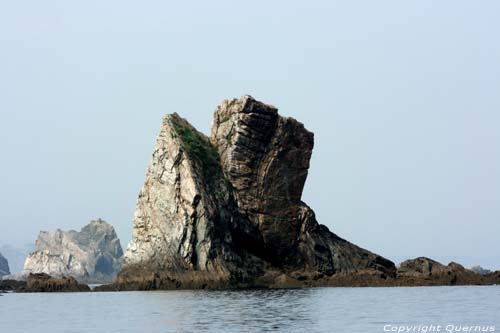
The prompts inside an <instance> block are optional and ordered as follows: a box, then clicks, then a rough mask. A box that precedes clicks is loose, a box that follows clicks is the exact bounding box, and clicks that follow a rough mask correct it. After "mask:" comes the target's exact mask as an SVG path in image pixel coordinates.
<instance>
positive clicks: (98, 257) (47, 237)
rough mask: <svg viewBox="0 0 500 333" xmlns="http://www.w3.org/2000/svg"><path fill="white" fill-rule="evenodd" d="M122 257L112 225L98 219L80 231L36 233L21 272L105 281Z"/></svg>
mask: <svg viewBox="0 0 500 333" xmlns="http://www.w3.org/2000/svg"><path fill="white" fill-rule="evenodd" d="M122 256H123V251H122V247H121V245H120V240H119V239H118V237H117V236H116V233H115V230H114V228H113V227H112V226H111V225H110V224H108V223H106V222H104V221H103V220H101V219H98V220H96V221H92V222H90V223H89V224H88V225H86V226H85V227H83V228H82V229H81V231H80V232H77V231H73V230H71V231H67V232H66V231H61V230H57V231H55V232H47V231H42V232H40V235H39V236H38V239H37V240H36V251H35V252H33V253H31V254H30V255H29V256H28V257H27V258H26V262H25V264H24V272H25V274H29V273H46V274H49V275H52V276H54V277H62V276H73V277H75V278H76V279H78V280H79V281H85V282H88V283H102V282H109V281H111V280H112V279H113V278H114V277H115V276H116V273H117V272H118V271H119V270H120V268H121V261H122Z"/></svg>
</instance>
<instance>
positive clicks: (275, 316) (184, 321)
mask: <svg viewBox="0 0 500 333" xmlns="http://www.w3.org/2000/svg"><path fill="white" fill-rule="evenodd" d="M4 296H5V297H1V298H0V332H274V331H277V332H308V333H314V332H383V327H384V325H386V324H395V325H399V324H408V325H419V324H431V323H433V324H441V325H447V324H457V325H460V324H462V325H463V324H468V325H471V324H474V325H496V327H497V329H499V328H500V322H499V320H500V316H499V315H498V314H499V313H500V287H497V286H490V287H430V288H316V289H296V290H248V291H162V292H160V291H158V292H127V293H70V294H64V293H63V294H4Z"/></svg>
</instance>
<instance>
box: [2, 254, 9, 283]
mask: <svg viewBox="0 0 500 333" xmlns="http://www.w3.org/2000/svg"><path fill="white" fill-rule="evenodd" d="M9 274H10V269H9V262H8V261H7V259H6V258H5V257H4V256H3V255H2V254H1V253H0V278H1V277H2V276H5V275H9Z"/></svg>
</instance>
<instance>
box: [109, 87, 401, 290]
mask: <svg viewBox="0 0 500 333" xmlns="http://www.w3.org/2000/svg"><path fill="white" fill-rule="evenodd" d="M313 144H314V137H313V134H312V133H311V132H309V131H307V130H306V129H305V128H304V126H303V125H302V124H301V123H299V122H298V121H296V120H295V119H292V118H285V117H281V116H280V115H279V114H278V112H277V110H276V108H274V107H272V106H269V105H266V104H263V103H260V102H257V101H255V100H254V99H253V98H251V97H250V96H244V97H242V98H240V99H232V100H225V101H224V102H223V103H222V104H221V105H220V106H219V107H218V108H217V110H216V111H215V114H214V120H213V123H212V133H211V137H210V138H208V137H206V136H205V135H203V134H202V133H200V132H198V131H197V130H196V129H194V128H193V127H192V126H191V125H190V124H189V123H188V122H187V121H186V120H184V119H182V118H181V117H180V116H179V115H177V114H172V115H167V116H166V117H165V118H164V120H163V124H162V127H161V131H160V135H159V137H158V139H157V143H156V148H155V150H154V153H153V156H152V159H151V162H150V164H149V167H148V170H147V173H146V179H145V182H144V186H143V188H142V189H141V191H140V193H139V198H138V201H137V206H136V211H135V214H134V235H133V240H132V241H131V243H130V244H129V246H128V249H127V251H126V253H125V258H124V267H123V270H122V272H120V274H119V276H118V278H117V280H116V282H115V284H114V285H113V286H111V287H110V289H162V288H165V289H168V288H205V287H208V288H232V287H266V286H267V287H286V286H302V285H318V284H321V283H322V282H318V281H325V282H324V284H326V281H327V280H328V279H329V278H330V277H331V276H333V275H334V274H336V273H342V272H343V273H352V272H356V271H358V270H363V271H369V272H376V273H377V274H379V275H380V276H381V277H382V278H387V277H390V276H394V275H395V272H396V269H395V266H394V264H393V263H392V262H391V261H389V260H387V259H384V258H382V257H380V256H378V255H375V254H373V253H371V252H369V251H366V250H364V249H361V248H359V247H357V246H355V245H353V244H351V243H349V242H347V241H346V240H343V239H341V238H340V237H338V236H336V235H335V234H333V233H331V232H330V231H329V230H328V228H326V227H325V226H323V225H319V224H318V223H317V221H316V219H315V215H314V212H313V211H312V210H311V209H310V208H309V207H308V206H307V205H306V204H305V203H303V202H302V201H301V195H302V190H303V187H304V183H305V180H306V177H307V172H308V168H309V161H310V157H311V153H312V148H313Z"/></svg>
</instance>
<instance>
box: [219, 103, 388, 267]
mask: <svg viewBox="0 0 500 333" xmlns="http://www.w3.org/2000/svg"><path fill="white" fill-rule="evenodd" d="M210 139H211V142H212V144H213V145H214V146H215V147H216V149H217V151H218V152H219V155H220V160H221V164H222V167H223V169H224V172H225V174H226V176H227V177H228V180H229V182H230V183H231V185H232V187H233V188H234V193H235V198H236V202H237V206H238V209H239V212H240V214H241V215H242V216H244V217H245V218H247V219H248V220H250V221H251V223H252V224H253V225H254V226H256V227H257V228H258V229H259V232H260V233H261V235H262V237H263V239H264V245H265V253H266V259H267V260H269V261H270V262H271V263H272V264H273V265H276V266H278V267H284V268H286V269H288V270H293V269H297V270H301V269H305V270H309V271H316V272H318V273H324V274H326V275H331V274H334V273H338V272H352V271H356V270H359V269H368V268H373V269H375V270H381V271H385V272H386V273H388V274H393V273H394V271H395V269H394V264H393V263H392V262H390V261H388V260H386V259H384V258H382V257H380V256H377V255H375V254H372V253H370V252H368V251H366V250H363V249H361V248H359V247H357V246H355V245H353V244H351V243H349V242H347V241H345V240H343V239H341V238H339V237H338V236H336V235H335V234H333V233H331V232H330V231H329V230H328V228H326V227H325V226H322V225H319V224H318V222H317V221H316V218H315V215H314V212H313V211H312V210H311V208H309V207H308V206H307V205H306V204H305V203H304V202H302V201H301V197H302V190H303V188H304V184H305V181H306V177H307V173H308V169H309V163H310V159H311V154H312V149H313V146H314V134H313V133H311V132H309V131H308V130H306V129H305V128H304V125H303V124H301V123H300V122H298V121H297V120H295V119H293V118H287V117H282V116H280V115H279V114H278V111H277V109H276V108H275V107H274V106H270V105H267V104H264V103H261V102H258V101H256V100H254V99H253V98H252V97H250V96H244V97H242V98H240V99H231V100H225V101H224V102H223V103H222V104H221V105H220V106H219V107H218V108H217V110H216V111H215V114H214V118H213V122H212V133H211V138H210Z"/></svg>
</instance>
